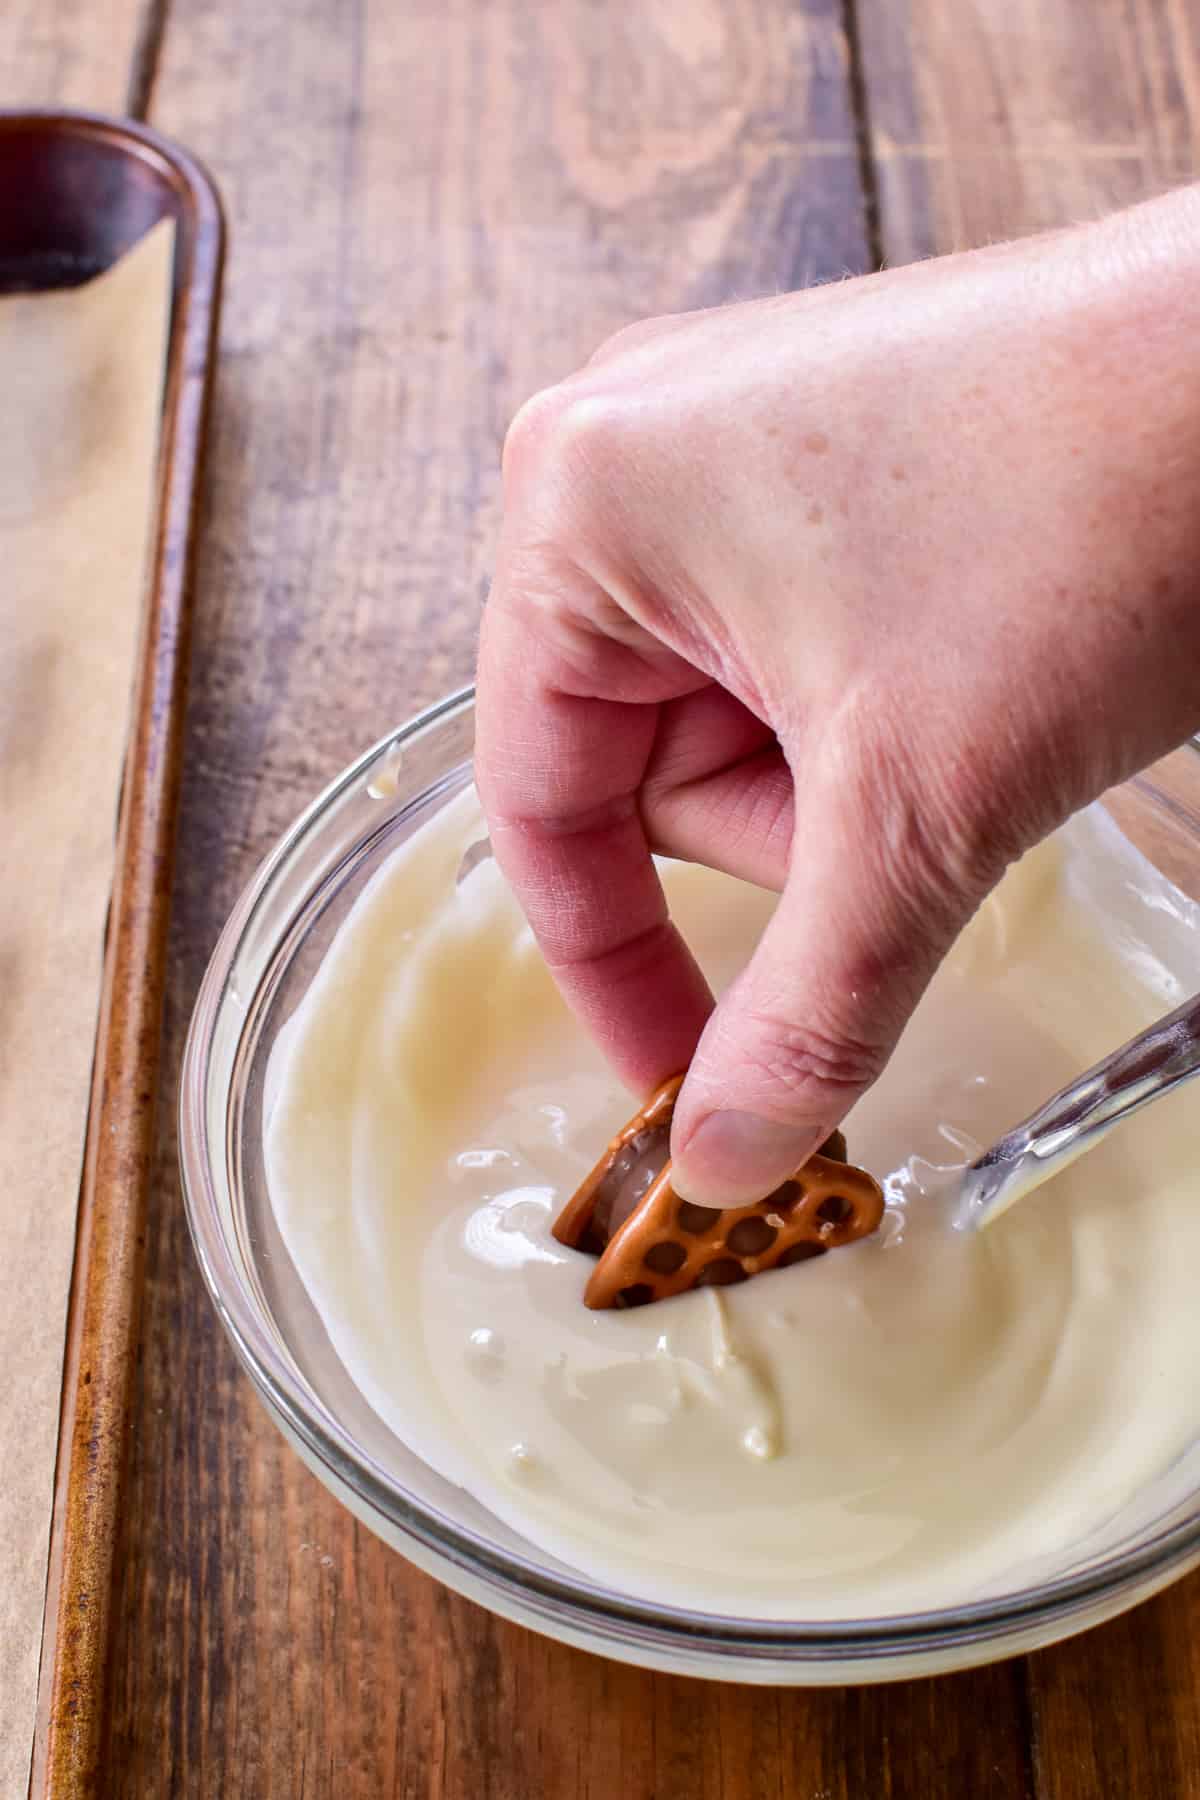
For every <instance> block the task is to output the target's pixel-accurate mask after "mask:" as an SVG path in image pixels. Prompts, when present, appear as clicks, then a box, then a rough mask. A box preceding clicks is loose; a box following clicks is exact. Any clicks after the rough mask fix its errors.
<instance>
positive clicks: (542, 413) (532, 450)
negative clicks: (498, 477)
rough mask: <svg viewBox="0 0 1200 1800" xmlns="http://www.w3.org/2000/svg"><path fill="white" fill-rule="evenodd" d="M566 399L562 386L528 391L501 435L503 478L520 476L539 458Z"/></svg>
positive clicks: (550, 437)
mask: <svg viewBox="0 0 1200 1800" xmlns="http://www.w3.org/2000/svg"><path fill="white" fill-rule="evenodd" d="M567 404H568V402H567V400H566V398H565V394H564V389H563V387H562V386H561V385H558V386H555V387H546V388H541V389H539V391H538V392H537V393H536V394H531V395H530V397H529V399H528V400H526V401H525V402H524V403H523V404H522V405H521V406H520V407H518V409H517V411H516V414H515V415H514V417H513V420H512V423H511V424H510V425H509V428H508V430H507V432H506V433H505V436H504V449H503V451H502V453H501V458H500V468H501V472H502V474H503V476H504V479H505V480H506V481H511V480H514V479H518V480H519V479H520V478H521V477H522V476H523V475H524V474H525V472H526V471H527V470H528V469H529V467H530V465H531V464H537V463H539V462H540V461H541V459H542V456H543V455H544V453H545V450H546V447H547V445H548V444H549V442H550V440H551V439H552V437H553V435H554V432H555V429H556V427H557V424H558V421H559V419H560V417H561V414H562V411H563V408H564V406H565V405H567Z"/></svg>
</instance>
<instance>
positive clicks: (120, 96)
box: [0, 0, 154, 112]
mask: <svg viewBox="0 0 1200 1800" xmlns="http://www.w3.org/2000/svg"><path fill="white" fill-rule="evenodd" d="M153 4H154V0H103V4H101V5H96V4H94V0H6V4H5V5H3V6H0V71H2V72H3V78H4V79H3V99H2V100H0V104H2V105H4V106H6V107H17V106H23V107H33V106H80V107H84V108H91V109H92V110H93V111H97V112H121V111H123V110H124V108H125V106H126V96H127V93H128V89H129V83H130V76H131V73H132V71H133V69H134V67H135V64H136V62H137V61H138V56H139V43H140V40H141V37H142V34H143V27H144V16H145V12H146V9H147V7H148V6H151V5H153Z"/></svg>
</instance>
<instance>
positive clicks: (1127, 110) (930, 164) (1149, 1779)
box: [859, 0, 1200, 1800]
mask: <svg viewBox="0 0 1200 1800" xmlns="http://www.w3.org/2000/svg"><path fill="white" fill-rule="evenodd" d="M859 38H860V45H861V53H862V60H863V74H864V81H865V86H866V90H867V94H868V103H869V123H870V127H871V131H870V152H871V157H872V161H873V165H874V173H875V184H876V192H877V199H878V217H879V233H880V238H881V242H882V247H883V250H884V252H885V253H886V255H887V257H888V258H889V259H890V260H892V261H896V262H903V261H907V260H909V259H911V258H912V257H915V256H924V255H930V254H937V253H940V252H942V251H945V250H951V249H957V248H966V247H969V246H971V245H974V244H979V243H986V242H989V241H991V240H994V239H997V238H1002V237H1005V236H1008V235H1017V234H1020V233H1022V232H1027V231H1031V230H1036V229H1040V228H1044V227H1048V226H1056V225H1064V224H1069V223H1071V222H1072V221H1075V220H1078V219H1083V218H1088V217H1093V216H1095V215H1098V214H1100V213H1102V212H1104V211H1106V210H1108V209H1110V208H1112V207H1115V206H1119V205H1123V204H1127V203H1131V202H1133V201H1136V200H1138V199H1141V198H1144V197H1146V196H1147V195H1149V194H1152V193H1156V192H1160V191H1162V190H1163V189H1164V188H1166V187H1167V186H1169V185H1171V184H1172V183H1175V182H1178V181H1182V180H1188V179H1195V178H1196V176H1197V175H1200V5H1198V4H1196V0H1103V3H1102V4H1097V0H1054V3H1053V4H1044V5H1041V4H1039V5H1034V4H1031V3H1027V0H1022V3H1021V4H1019V5H1017V6H1016V7H1015V8H1014V7H1013V6H1012V5H1010V4H1009V3H1008V0H982V3H981V4H978V5H974V6H971V7H962V6H957V5H947V4H945V0H897V3H896V4H892V5H888V6H875V5H867V4H863V5H862V7H861V8H860V15H859ZM1198 1646H1200V1578H1197V1577H1194V1576H1193V1577H1191V1578H1190V1579H1188V1580H1187V1581H1184V1582H1182V1583H1180V1584H1179V1585H1178V1586H1176V1587H1175V1588H1172V1589H1171V1590H1169V1591H1168V1592H1167V1593H1165V1594H1163V1595H1162V1596H1160V1597H1159V1598H1158V1599H1156V1600H1153V1601H1151V1602H1149V1603H1148V1604H1147V1605H1145V1606H1142V1607H1140V1608H1139V1609H1138V1610H1137V1611H1136V1612H1135V1613H1133V1614H1131V1615H1129V1616H1127V1617H1125V1618H1122V1619H1119V1620H1117V1621H1115V1622H1114V1623H1113V1624H1111V1625H1108V1626H1106V1627H1104V1628H1103V1629H1102V1630H1100V1631H1095V1632H1090V1633H1088V1634H1087V1635H1086V1636H1084V1637H1082V1638H1077V1639H1074V1640H1072V1641H1071V1642H1070V1643H1067V1644H1064V1645H1060V1646H1057V1647H1056V1648H1054V1649H1051V1650H1047V1651H1043V1652H1042V1653H1040V1654H1039V1655H1037V1656H1035V1657H1033V1658H1031V1659H1030V1661H1029V1665H1028V1667H1029V1684H1030V1720H1031V1729H1032V1751H1033V1763H1034V1769H1035V1773H1036V1777H1037V1792H1038V1793H1039V1795H1042V1796H1045V1800H1096V1797H1097V1796H1107V1795H1114V1796H1115V1795H1121V1796H1125V1795H1138V1796H1140V1795H1146V1796H1150V1795H1154V1796H1158V1795H1162V1796H1164V1797H1165V1796H1176V1795H1179V1796H1183V1795H1191V1794H1200V1698H1198V1697H1200V1649H1198Z"/></svg>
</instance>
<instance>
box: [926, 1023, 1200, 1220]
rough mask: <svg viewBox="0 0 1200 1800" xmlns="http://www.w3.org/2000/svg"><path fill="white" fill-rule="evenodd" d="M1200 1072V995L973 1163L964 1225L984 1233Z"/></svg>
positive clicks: (966, 1183)
mask: <svg viewBox="0 0 1200 1800" xmlns="http://www.w3.org/2000/svg"><path fill="white" fill-rule="evenodd" d="M1196 1074H1200V995H1198V996H1197V997H1196V998H1195V999H1193V1000H1188V1001H1187V1002H1186V1003H1185V1004H1184V1005H1183V1006H1181V1007H1179V1008H1177V1010H1176V1011H1175V1012H1173V1013H1169V1014H1168V1015H1167V1017H1166V1018H1165V1019H1159V1020H1158V1022H1157V1023H1156V1024H1154V1025H1151V1026H1150V1028H1149V1029H1148V1030H1147V1031H1143V1032H1140V1033H1139V1034H1138V1036H1137V1037H1135V1038H1131V1039H1130V1040H1129V1042H1128V1043H1127V1044H1124V1045H1123V1046H1122V1047H1121V1049H1120V1050H1114V1051H1113V1053H1112V1055H1111V1056H1106V1057H1105V1059H1104V1061H1103V1062H1098V1063H1097V1064H1096V1066H1095V1068H1093V1069H1089V1070H1088V1072H1087V1074H1086V1075H1081V1076H1080V1077H1079V1079H1078V1080H1077V1081H1073V1082H1072V1083H1071V1084H1070V1086H1069V1087H1065V1088H1063V1089H1061V1090H1060V1092H1059V1093H1057V1094H1055V1095H1054V1097H1053V1099H1051V1100H1047V1101H1046V1103H1045V1105H1044V1106H1040V1107H1039V1108H1038V1110H1037V1112H1035V1113H1032V1114H1031V1115H1030V1117H1029V1118H1028V1119H1026V1120H1024V1121H1023V1123H1022V1124H1020V1125H1015V1126H1014V1127H1013V1129H1012V1130H1011V1131H1010V1132H1007V1133H1006V1134H1005V1136H1004V1137H1002V1138H1001V1139H1000V1141H999V1142H998V1143H996V1144H993V1145H992V1147H991V1149H990V1150H988V1151H987V1152H986V1153H985V1154H984V1155H983V1156H981V1157H980V1158H979V1161H978V1162H975V1163H972V1164H971V1167H970V1168H969V1169H968V1170H967V1172H966V1174H965V1175H964V1176H963V1179H962V1186H961V1188H960V1189H959V1201H958V1210H957V1215H956V1220H955V1222H956V1224H957V1225H958V1226H959V1228H960V1230H971V1231H981V1230H982V1229H983V1227H984V1226H985V1225H990V1224H991V1223H992V1221H993V1220H994V1219H998V1218H999V1216H1000V1214H1001V1213H1002V1212H1007V1210H1008V1208H1009V1207H1010V1206H1011V1205H1012V1204H1013V1202H1014V1201H1016V1200H1020V1199H1021V1198H1022V1197H1023V1196H1024V1195H1025V1194H1028V1193H1030V1192H1031V1191H1032V1190H1033V1189H1034V1188H1035V1187H1040V1186H1041V1184H1042V1182H1043V1181H1049V1179H1050V1177H1051V1176H1052V1175H1057V1174H1058V1172H1059V1170H1060V1169H1065V1168H1066V1166H1067V1164H1068V1163H1072V1162H1074V1161H1075V1158H1076V1157H1077V1156H1083V1155H1085V1154H1086V1152H1087V1151H1089V1150H1092V1149H1094V1148H1095V1146H1096V1145H1097V1144H1098V1143H1099V1142H1100V1140H1101V1138H1103V1137H1107V1136H1108V1133H1109V1132H1110V1131H1111V1130H1112V1128H1113V1126H1114V1125H1119V1124H1120V1122H1121V1120H1122V1119H1127V1118H1129V1116H1130V1115H1131V1114H1132V1113H1135V1112H1138V1111H1140V1109H1141V1108H1142V1107H1143V1106H1149V1104H1150V1102H1151V1101H1152V1100H1157V1099H1159V1098H1160V1096H1161V1095H1163V1094H1169V1093H1170V1092H1171V1090H1172V1089H1173V1088H1177V1087H1178V1086H1179V1085H1180V1083H1181V1082H1184V1081H1188V1080H1190V1079H1191V1077H1192V1076H1193V1075H1196Z"/></svg>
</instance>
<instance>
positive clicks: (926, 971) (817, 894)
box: [671, 806, 970, 1206]
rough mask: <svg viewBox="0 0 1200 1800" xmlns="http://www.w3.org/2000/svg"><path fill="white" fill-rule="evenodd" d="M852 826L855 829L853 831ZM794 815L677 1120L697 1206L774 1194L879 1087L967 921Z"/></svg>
mask: <svg viewBox="0 0 1200 1800" xmlns="http://www.w3.org/2000/svg"><path fill="white" fill-rule="evenodd" d="M860 823H861V822H860ZM842 829H843V828H842V827H841V826H840V824H839V822H838V818H837V812H836V809H828V808H826V809H821V810H818V809H817V808H811V809H810V808H807V807H803V806H802V808H801V813H800V816H799V818H798V821H797V826H796V833H795V841H794V847H793V852H792V860H791V867H790V870H789V874H788V880H787V885H786V887H785V889H784V892H783V895H782V898H781V900H780V903H779V906H778V907H777V909H776V911H775V914H774V915H773V917H772V919H771V922H770V924H769V925H768V927H767V930H766V932H765V933H764V935H763V937H762V940H761V942H760V944H759V946H758V948H757V950H756V952H755V955H754V957H753V958H752V960H751V962H750V964H749V965H748V967H747V968H746V969H745V971H744V972H743V974H742V975H741V976H740V977H739V979H738V980H737V981H736V982H735V983H734V984H733V986H732V987H731V988H730V989H729V990H728V992H727V993H726V994H725V995H724V996H723V998H722V1000H721V1003H720V1005H719V1006H718V1007H717V1009H716V1011H715V1012H714V1014H713V1016H712V1017H711V1019H710V1020H709V1022H708V1024H707V1026H706V1028H705V1031H704V1035H703V1037H702V1038H701V1041H700V1045H699V1047H698V1049H697V1052H696V1056H695V1059H694V1060H693V1063H692V1065H691V1068H690V1070H689V1073H688V1077H687V1080H686V1081H685V1083H684V1086H683V1089H682V1091H681V1093H680V1097H679V1101H678V1104H677V1106H676V1109H675V1118H674V1126H673V1131H672V1140H671V1141H672V1154H673V1156H674V1157H675V1159H676V1162H675V1185H676V1186H677V1187H678V1188H679V1189H680V1191H681V1192H682V1193H683V1194H685V1195H686V1197H687V1198H688V1199H690V1200H694V1201H696V1202H697V1203H699V1204H701V1205H708V1206H730V1205H738V1204H746V1203H748V1202H749V1201H751V1200H754V1199H760V1198H762V1196H763V1195H765V1194H768V1193H770V1192H771V1191H772V1190H773V1189H774V1188H775V1187H777V1186H778V1185H779V1184H780V1183H781V1182H782V1181H783V1180H784V1179H785V1178H786V1177H787V1176H788V1175H789V1174H791V1173H792V1171H793V1170H795V1169H796V1168H797V1167H799V1165H800V1164H801V1163H802V1162H803V1161H805V1159H806V1158H807V1157H808V1156H810V1155H811V1154H812V1152H813V1151H814V1150H816V1149H817V1147H818V1146H819V1145H820V1144H821V1142H822V1141H823V1140H824V1138H825V1137H826V1136H827V1135H828V1133H829V1132H830V1131H831V1130H832V1129H833V1128H834V1126H836V1125H837V1124H838V1123H839V1122H840V1121H841V1119H842V1118H843V1117H844V1116H845V1114H846V1112H847V1111H848V1110H849V1108H850V1107H851V1106H852V1105H853V1104H854V1102H855V1101H856V1100H857V1099H858V1098H859V1096H860V1095H861V1094H862V1093H863V1092H864V1091H865V1090H866V1088H867V1087H869V1086H870V1084H871V1083H872V1082H873V1081H874V1080H875V1078H876V1077H877V1076H878V1075H879V1073H880V1071H881V1070H882V1069H883V1067H884V1065H885V1063H886V1062H887V1060H888V1057H889V1056H890V1054H891V1052H892V1050H893V1048H894V1046H895V1044H896V1041H897V1039H898V1037H899V1035H900V1032H901V1030H902V1029H903V1027H904V1024H905V1023H906V1021H907V1019H908V1017H909V1014H910V1013H911V1011H912V1008H913V1007H914V1006H915V1005H916V1002H917V1000H918V999H919V997H920V995H921V993H922V991H923V990H924V988H925V985H926V983H927V982H928V980H929V978H930V976H931V975H932V973H933V971H934V969H935V968H936V966H937V963H938V961H939V959H940V957H941V956H942V955H943V954H944V953H945V950H946V949H947V948H948V946H949V944H950V942H951V941H952V939H953V937H954V935H955V933H956V931H957V929H958V928H959V926H960V925H961V924H962V923H963V922H964V921H965V918H966V916H967V914H968V912H969V910H970V906H969V905H968V904H967V903H965V902H964V903H963V904H962V905H961V906H959V905H958V904H957V903H955V902H954V900H953V899H947V897H946V896H945V895H943V894H942V893H941V892H935V890H934V888H933V887H932V886H930V888H929V890H928V897H927V899H926V898H925V896H923V894H922V889H921V885H920V881H919V880H914V881H913V882H912V883H911V884H910V883H909V882H908V880H907V872H905V873H902V874H901V875H899V876H897V875H896V874H895V873H893V871H891V870H890V869H889V868H888V867H887V864H886V858H885V857H884V856H883V855H882V854H878V855H876V854H873V848H874V849H878V850H880V851H881V850H882V847H883V846H884V845H885V844H886V843H887V842H888V838H887V836H886V835H885V834H884V833H882V832H881V833H879V834H878V835H875V834H868V835H865V836H864V837H863V839H862V840H861V841H859V842H857V843H847V842H843V841H840V840H841V837H842Z"/></svg>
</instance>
